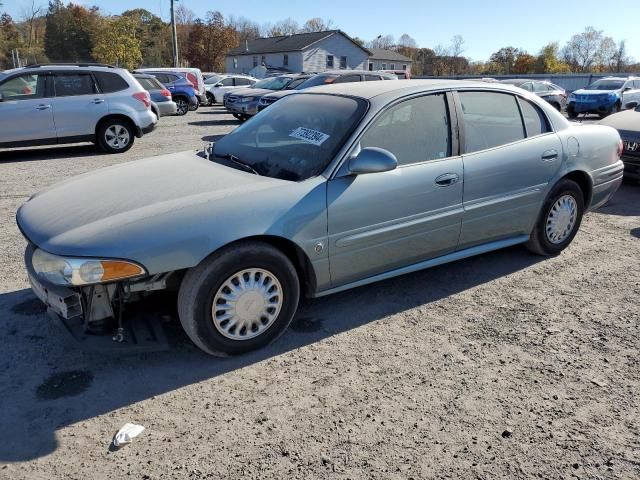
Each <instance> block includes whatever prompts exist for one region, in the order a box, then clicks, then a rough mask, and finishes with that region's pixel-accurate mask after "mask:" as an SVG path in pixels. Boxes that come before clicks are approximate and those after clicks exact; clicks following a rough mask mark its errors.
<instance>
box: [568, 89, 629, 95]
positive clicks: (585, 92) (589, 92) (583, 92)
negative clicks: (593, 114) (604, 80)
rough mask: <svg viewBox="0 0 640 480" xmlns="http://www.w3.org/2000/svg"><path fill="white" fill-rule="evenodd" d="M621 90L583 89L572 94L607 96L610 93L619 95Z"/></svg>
mask: <svg viewBox="0 0 640 480" xmlns="http://www.w3.org/2000/svg"><path fill="white" fill-rule="evenodd" d="M619 92H620V91H619V90H587V89H586V88H581V89H579V90H575V91H573V92H572V93H574V94H576V95H606V94H608V93H619Z"/></svg>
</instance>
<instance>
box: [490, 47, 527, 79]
mask: <svg viewBox="0 0 640 480" xmlns="http://www.w3.org/2000/svg"><path fill="white" fill-rule="evenodd" d="M523 53H525V52H522V51H521V50H520V49H518V48H515V47H503V48H501V49H500V50H498V51H497V52H494V53H492V54H491V56H490V57H489V64H490V65H491V68H492V70H493V71H492V72H487V73H494V74H507V75H508V74H510V73H513V67H514V66H515V63H516V59H517V58H518V56H520V55H522V54H523Z"/></svg>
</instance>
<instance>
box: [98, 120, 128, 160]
mask: <svg viewBox="0 0 640 480" xmlns="http://www.w3.org/2000/svg"><path fill="white" fill-rule="evenodd" d="M134 139H135V132H134V130H133V126H132V125H131V122H129V121H128V120H125V119H121V118H112V119H110V120H107V121H105V122H103V123H102V124H101V125H100V127H98V132H97V144H98V146H99V147H100V148H101V149H102V150H103V151H105V152H107V153H124V152H126V151H127V150H129V149H130V148H131V147H132V146H133V141H134Z"/></svg>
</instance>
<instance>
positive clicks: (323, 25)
mask: <svg viewBox="0 0 640 480" xmlns="http://www.w3.org/2000/svg"><path fill="white" fill-rule="evenodd" d="M332 28H335V27H334V24H333V20H331V19H329V20H323V19H322V18H320V17H315V18H310V19H309V20H307V21H306V22H304V25H303V26H302V29H300V33H312V32H324V31H325V30H331V29H332Z"/></svg>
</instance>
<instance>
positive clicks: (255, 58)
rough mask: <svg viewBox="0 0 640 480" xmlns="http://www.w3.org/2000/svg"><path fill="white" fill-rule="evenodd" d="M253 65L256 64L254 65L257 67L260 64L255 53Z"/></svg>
mask: <svg viewBox="0 0 640 480" xmlns="http://www.w3.org/2000/svg"><path fill="white" fill-rule="evenodd" d="M253 66H254V67H257V66H258V57H256V56H255V55H254V57H253Z"/></svg>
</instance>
